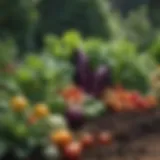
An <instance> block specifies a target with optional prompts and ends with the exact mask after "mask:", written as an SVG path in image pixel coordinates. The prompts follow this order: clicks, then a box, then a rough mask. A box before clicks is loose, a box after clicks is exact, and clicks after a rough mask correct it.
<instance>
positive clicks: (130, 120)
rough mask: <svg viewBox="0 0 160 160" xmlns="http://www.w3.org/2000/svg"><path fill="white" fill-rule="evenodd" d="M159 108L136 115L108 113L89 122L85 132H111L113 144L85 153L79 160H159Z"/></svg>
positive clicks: (97, 147)
mask: <svg viewBox="0 0 160 160" xmlns="http://www.w3.org/2000/svg"><path fill="white" fill-rule="evenodd" d="M159 125H160V109H153V110H150V111H147V112H135V113H133V112H132V113H130V112H128V113H109V114H106V115H105V116H104V117H102V118H100V119H98V120H95V121H92V122H88V124H85V125H84V127H83V130H84V131H90V132H92V133H93V134H94V133H95V134H96V133H97V132H100V131H110V132H112V133H113V135H114V138H115V139H114V141H113V143H112V144H110V145H108V146H106V145H104V146H102V145H95V146H92V148H90V149H88V150H85V152H84V154H83V155H82V158H81V159H82V160H160V126H159Z"/></svg>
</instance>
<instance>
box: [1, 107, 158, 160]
mask: <svg viewBox="0 0 160 160" xmlns="http://www.w3.org/2000/svg"><path fill="white" fill-rule="evenodd" d="M82 131H89V132H92V133H93V134H95V135H96V134H98V132H101V131H110V132H112V133H113V137H114V140H113V143H111V144H110V145H107V146H106V145H104V146H102V145H99V144H95V145H94V146H92V147H91V148H89V149H86V150H85V151H84V153H83V155H82V157H81V159H80V160H160V109H154V110H150V111H148V112H137V113H108V114H106V115H105V116H103V117H102V118H99V119H96V120H94V121H92V122H88V123H86V124H85V125H84V126H83V128H82ZM12 157H14V156H13V155H12V156H11V155H8V157H4V158H3V159H2V160H7V159H14V160H17V159H16V158H12ZM28 160H45V158H43V156H42V155H41V154H40V151H38V150H37V152H35V153H33V154H32V156H30V157H29V158H28ZM65 160H67V159H66V158H65ZM74 160H75V159H74Z"/></svg>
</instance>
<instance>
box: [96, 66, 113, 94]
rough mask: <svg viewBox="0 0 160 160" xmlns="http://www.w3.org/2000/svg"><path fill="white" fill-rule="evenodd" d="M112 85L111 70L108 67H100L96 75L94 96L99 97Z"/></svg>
mask: <svg viewBox="0 0 160 160" xmlns="http://www.w3.org/2000/svg"><path fill="white" fill-rule="evenodd" d="M109 85H111V73H110V72H109V68H107V67H106V66H104V65H103V66H100V67H99V68H98V69H97V70H96V72H95V75H94V86H93V94H94V96H96V97H97V96H99V95H100V94H101V93H102V92H103V90H104V89H105V88H106V87H107V86H109Z"/></svg>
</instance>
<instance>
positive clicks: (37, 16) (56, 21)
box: [0, 0, 159, 54]
mask: <svg viewBox="0 0 160 160" xmlns="http://www.w3.org/2000/svg"><path fill="white" fill-rule="evenodd" d="M144 4H145V5H146V8H147V9H144V8H143V9H140V8H141V6H142V5H144ZM158 6H159V5H158V2H157V1H154V0H152V1H151V0H135V1H127V0H114V1H110V0H70V1H67V0H54V1H53V0H15V1H11V0H1V2H0V36H1V38H8V37H12V38H14V39H15V41H16V42H17V44H18V46H19V48H20V52H21V54H22V52H23V54H24V53H25V51H26V50H33V49H37V48H38V49H40V48H42V45H43V37H44V36H45V34H49V33H53V34H56V35H61V34H63V33H64V32H65V31H67V30H69V29H76V30H78V31H79V32H80V33H82V35H83V36H94V37H101V38H104V39H110V38H113V35H114V36H115V35H116V36H117V35H118V36H122V35H124V34H127V36H128V38H129V39H131V40H134V41H135V42H137V43H140V45H142V46H144V45H145V44H148V43H149V42H150V40H151V39H152V37H153V36H154V33H155V29H154V27H155V26H156V27H157V26H158V24H159V22H158V21H159V20H158V18H157V15H158V13H157V12H158V10H159V9H158ZM135 10H138V11H135ZM155 12H156V13H155ZM123 15H125V17H126V18H125V19H124V18H122V17H123ZM124 21H125V22H124ZM152 24H155V25H154V27H153V26H152ZM126 32H127V33H126ZM151 32H152V33H151ZM155 34H156V33H155Z"/></svg>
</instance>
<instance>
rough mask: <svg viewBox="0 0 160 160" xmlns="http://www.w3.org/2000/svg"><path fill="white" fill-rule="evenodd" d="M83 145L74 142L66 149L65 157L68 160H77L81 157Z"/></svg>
mask: <svg viewBox="0 0 160 160" xmlns="http://www.w3.org/2000/svg"><path fill="white" fill-rule="evenodd" d="M81 153H82V145H81V143H79V142H72V143H70V144H68V145H67V146H66V147H65V148H64V156H65V158H66V159H70V160H76V159H78V158H79V157H80V156H81Z"/></svg>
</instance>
